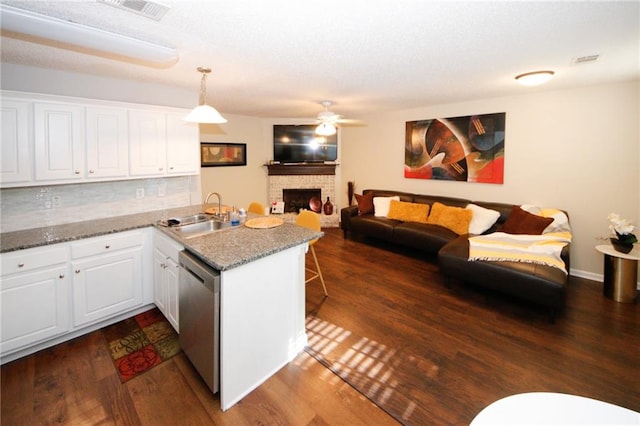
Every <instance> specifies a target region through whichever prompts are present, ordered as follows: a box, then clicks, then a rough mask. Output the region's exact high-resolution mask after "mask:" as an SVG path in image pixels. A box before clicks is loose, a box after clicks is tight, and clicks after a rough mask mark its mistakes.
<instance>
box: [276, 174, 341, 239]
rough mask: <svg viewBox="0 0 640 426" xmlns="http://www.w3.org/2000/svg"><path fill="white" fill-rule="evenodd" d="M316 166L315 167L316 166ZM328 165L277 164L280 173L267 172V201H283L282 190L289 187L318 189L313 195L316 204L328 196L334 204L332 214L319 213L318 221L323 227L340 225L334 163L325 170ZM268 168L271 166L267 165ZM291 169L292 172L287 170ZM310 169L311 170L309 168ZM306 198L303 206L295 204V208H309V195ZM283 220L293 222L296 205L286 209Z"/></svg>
mask: <svg viewBox="0 0 640 426" xmlns="http://www.w3.org/2000/svg"><path fill="white" fill-rule="evenodd" d="M316 166H317V167H316ZM327 166H328V165H326V164H322V165H315V164H314V165H310V164H307V165H306V166H299V165H295V166H288V165H278V167H277V168H278V170H279V171H280V173H271V171H270V172H269V198H268V199H269V202H274V201H284V202H286V200H285V196H284V191H285V189H286V190H289V189H302V190H314V191H320V192H319V193H318V192H315V193H314V194H315V196H317V197H318V199H319V200H318V204H319V205H320V203H324V202H325V201H326V199H327V197H329V198H330V199H331V202H332V203H333V205H334V209H333V214H332V215H326V214H324V213H320V212H319V213H320V223H321V225H322V227H323V228H337V227H338V226H339V225H340V214H339V212H340V208H339V207H337V205H338V204H339V203H340V200H339V199H337V198H336V197H337V195H336V174H335V173H334V170H335V168H336V167H337V166H336V165H331V170H329V171H325V168H326V167H327ZM268 167H269V170H271V168H272V167H275V166H271V165H269V166H268ZM316 168H317V169H322V173H321V174H318V173H314V172H315V171H316ZM291 169H293V172H291V171H289V170H291ZM309 169H312V170H309ZM305 198H306V200H304V206H302V207H300V206H297V210H299V209H300V208H305V209H308V208H309V205H308V204H309V200H310V199H311V196H310V195H309V196H305ZM287 207H288V206H287ZM281 217H282V218H283V219H284V220H285V221H288V222H295V221H296V217H297V211H296V207H294V208H293V209H292V210H288V211H287V213H285V214H283V215H282V216H281Z"/></svg>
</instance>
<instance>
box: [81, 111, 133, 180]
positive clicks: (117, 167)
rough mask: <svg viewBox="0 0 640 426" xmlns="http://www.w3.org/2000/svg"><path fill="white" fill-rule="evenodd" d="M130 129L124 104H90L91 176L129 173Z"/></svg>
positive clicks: (89, 145) (89, 166)
mask: <svg viewBox="0 0 640 426" xmlns="http://www.w3.org/2000/svg"><path fill="white" fill-rule="evenodd" d="M127 129H128V126H127V111H126V110H125V109H124V108H107V107H87V108H86V132H87V170H86V177H87V178H89V179H100V178H105V177H114V178H115V177H126V176H127V174H128V173H129V167H128V166H129V163H128V157H129V135H128V134H127Z"/></svg>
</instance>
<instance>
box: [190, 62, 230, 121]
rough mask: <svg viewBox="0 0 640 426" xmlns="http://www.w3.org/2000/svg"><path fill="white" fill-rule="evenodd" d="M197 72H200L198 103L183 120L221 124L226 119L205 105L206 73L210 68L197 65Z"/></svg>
mask: <svg viewBox="0 0 640 426" xmlns="http://www.w3.org/2000/svg"><path fill="white" fill-rule="evenodd" d="M198 72H200V73H202V79H201V80H200V104H199V105H198V106H197V107H195V108H194V109H193V110H192V111H191V112H190V113H189V115H187V116H186V117H185V118H184V120H185V121H189V122H191V123H207V124H222V123H226V122H227V120H226V118H224V117H223V116H222V115H220V113H219V112H218V111H217V110H216V109H215V108H214V107H212V106H209V105H207V74H209V73H210V72H211V68H206V67H198Z"/></svg>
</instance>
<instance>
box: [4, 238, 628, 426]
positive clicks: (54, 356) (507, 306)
mask: <svg viewBox="0 0 640 426" xmlns="http://www.w3.org/2000/svg"><path fill="white" fill-rule="evenodd" d="M325 231H326V236H325V237H324V238H322V239H321V240H320V241H319V242H318V243H317V244H316V246H315V248H316V252H317V255H318V258H319V262H320V264H321V266H322V270H323V273H324V276H325V280H326V282H327V288H328V291H329V297H328V298H326V299H325V298H324V297H323V293H322V286H321V285H320V283H319V281H317V280H315V281H313V282H311V283H309V284H308V287H307V312H308V313H310V314H313V315H315V316H316V317H318V318H320V319H322V320H324V321H327V322H330V323H333V324H337V325H339V326H340V327H342V328H344V329H346V330H350V331H351V332H353V333H355V334H357V335H359V336H364V337H366V338H368V339H371V340H375V341H377V342H380V343H383V344H384V345H386V346H388V347H397V348H402V350H403V353H405V354H410V355H411V359H413V360H414V362H415V363H416V364H418V365H420V367H421V369H422V370H423V371H424V380H423V381H422V383H423V387H422V388H421V389H413V390H411V395H415V399H416V401H418V402H419V403H420V404H422V405H423V406H424V407H425V408H426V410H427V411H428V412H429V413H431V414H432V419H431V420H432V421H431V423H432V424H456V425H458V424H468V423H469V422H470V421H471V420H472V419H473V418H474V416H475V415H476V414H477V413H478V412H479V411H480V410H482V408H484V407H485V406H487V405H489V404H490V403H492V402H493V401H495V400H497V399H500V398H502V397H505V396H508V395H511V394H515V393H521V392H533V391H550V392H563V393H570V394H576V395H582V396H586V397H591V398H596V399H600V400H603V401H606V402H610V403H613V404H617V405H620V406H623V407H626V408H630V409H633V410H636V411H640V367H639V363H640V308H639V307H638V305H634V304H619V303H616V302H613V301H611V300H609V299H607V298H605V297H603V295H602V285H601V284H600V283H596V282H592V281H588V280H584V279H579V278H575V277H572V278H571V279H570V285H569V289H568V300H567V306H566V309H565V310H564V311H563V312H561V313H560V314H559V316H558V317H557V319H556V322H555V323H554V324H551V323H550V322H549V321H548V316H547V313H546V312H545V311H544V310H541V309H539V308H538V307H536V306H531V305H528V304H525V303H521V302H519V301H516V300H513V299H510V298H507V297H503V296H500V295H497V294H495V293H490V292H486V291H484V290H482V289H479V288H474V287H470V286H467V285H464V284H463V283H454V285H453V286H452V287H451V288H447V287H445V285H444V280H443V278H442V277H441V276H440V275H439V274H438V268H437V265H436V263H435V259H433V258H425V256H424V255H422V254H416V253H410V252H397V250H393V251H392V250H389V249H388V248H385V247H384V246H383V245H381V244H379V243H375V242H373V241H364V242H363V241H358V240H354V239H347V240H344V239H343V238H342V233H341V231H339V230H337V229H329V230H325ZM307 260H308V261H310V258H308V259H307ZM1 372H2V376H1V379H2V382H1V389H0V390H1V423H2V425H32V424H73V425H78V424H90V425H95V424H121V425H138V424H140V425H164V424H166V425H169V424H171V425H177V424H179V425H206V424H221V425H244V424H260V425H266V424H291V425H322V424H339V425H341V424H350V425H351V424H367V425H371V424H376V425H382V424H395V421H394V420H393V419H392V418H391V417H390V416H388V415H387V414H386V413H385V412H384V411H382V410H380V409H379V408H377V407H376V406H375V405H373V404H371V403H370V402H369V401H368V400H367V399H366V398H364V397H363V396H362V395H360V394H359V393H358V392H356V391H355V390H354V389H353V388H351V387H350V386H349V385H347V384H345V383H344V382H343V381H342V380H340V379H338V378H337V377H336V376H335V375H333V374H332V373H330V372H329V371H328V370H327V369H326V368H324V367H323V366H322V365H320V364H319V363H318V362H317V361H316V360H315V359H313V358H311V357H310V356H309V355H307V354H306V353H302V354H300V355H299V356H298V357H297V358H296V359H295V360H294V361H293V362H292V363H290V364H289V365H287V366H285V367H284V368H282V369H281V370H280V371H279V372H278V373H277V374H276V375H274V376H273V377H272V378H270V379H269V380H268V381H267V382H265V383H264V384H263V385H262V386H260V387H259V388H258V389H256V390H255V391H253V392H252V393H251V394H250V395H248V396H247V397H246V398H244V399H243V400H242V401H241V402H240V403H239V404H237V405H236V406H234V407H233V408H231V409H230V410H228V411H227V412H224V413H223V412H221V411H220V404H219V400H218V398H217V396H213V395H211V394H210V393H209V391H208V389H207V388H206V386H205V385H204V383H203V382H202V381H201V380H200V379H199V377H198V376H197V374H196V373H195V372H194V370H193V368H192V367H191V365H190V364H189V361H188V360H187V359H186V358H185V357H184V356H183V355H178V356H176V357H174V358H173V359H171V360H170V361H167V362H165V363H163V364H162V365H160V366H158V367H156V368H154V369H153V370H151V371H149V372H147V373H145V374H143V375H141V376H139V377H137V378H135V379H133V380H131V381H129V382H127V383H125V384H121V383H120V381H119V379H118V376H117V374H116V371H115V369H114V367H113V364H112V362H111V359H110V357H109V353H108V348H107V346H106V342H105V339H104V337H103V335H102V333H101V332H100V331H97V332H94V333H91V334H89V335H87V336H83V337H80V338H77V339H74V340H72V341H70V342H67V343H64V344H61V345H58V346H56V347H53V348H50V349H47V350H44V351H41V352H39V353H37V354H34V355H31V356H28V357H25V358H22V359H19V360H17V361H14V362H11V363H8V364H6V365H3V366H2V368H1Z"/></svg>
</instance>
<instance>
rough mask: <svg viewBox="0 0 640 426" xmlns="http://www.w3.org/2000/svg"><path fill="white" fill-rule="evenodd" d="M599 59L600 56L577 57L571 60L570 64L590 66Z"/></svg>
mask: <svg viewBox="0 0 640 426" xmlns="http://www.w3.org/2000/svg"><path fill="white" fill-rule="evenodd" d="M599 57H600V55H587V56H578V57H577V58H573V60H572V61H571V63H572V64H573V65H581V64H590V63H592V62H595V61H597V60H598V58H599Z"/></svg>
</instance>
